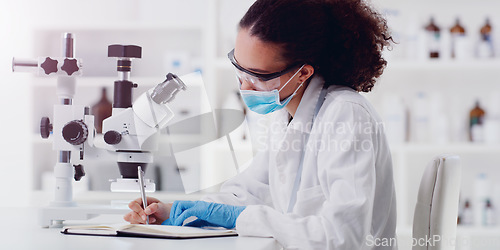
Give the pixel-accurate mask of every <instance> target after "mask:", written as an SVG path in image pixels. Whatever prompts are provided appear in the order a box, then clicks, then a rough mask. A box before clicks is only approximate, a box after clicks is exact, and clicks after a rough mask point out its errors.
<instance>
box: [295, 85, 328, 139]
mask: <svg viewBox="0 0 500 250" xmlns="http://www.w3.org/2000/svg"><path fill="white" fill-rule="evenodd" d="M324 83H325V81H324V80H323V78H322V77H320V76H314V77H313V78H312V79H311V81H310V82H309V84H308V86H307V88H306V90H305V91H304V95H303V96H302V99H301V100H300V103H299V106H298V107H297V111H295V116H294V117H293V119H292V121H291V122H290V124H289V125H288V129H294V130H298V131H300V132H307V133H309V132H310V131H311V128H312V122H313V121H312V119H313V115H314V109H315V107H316V103H317V101H318V98H319V95H320V93H321V89H322V88H323V84H324Z"/></svg>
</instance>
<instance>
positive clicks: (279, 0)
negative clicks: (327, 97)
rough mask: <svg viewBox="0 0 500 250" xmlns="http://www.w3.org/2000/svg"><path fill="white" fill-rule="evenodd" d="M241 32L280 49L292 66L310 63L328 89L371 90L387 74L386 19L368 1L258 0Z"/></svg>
mask: <svg viewBox="0 0 500 250" xmlns="http://www.w3.org/2000/svg"><path fill="white" fill-rule="evenodd" d="M239 25H240V28H243V29H248V30H249V32H250V34H251V35H253V36H257V37H258V38H259V39H261V40H262V41H264V42H271V43H275V44H278V45H281V47H282V48H283V49H282V56H283V58H284V59H285V61H286V62H288V63H289V64H290V65H291V64H293V63H304V62H305V63H307V64H309V65H311V66H313V67H314V69H315V74H316V73H317V74H319V75H321V76H322V77H323V78H324V79H325V82H326V83H325V84H328V85H333V84H335V85H344V86H348V87H351V88H353V89H354V90H356V91H362V92H369V91H371V90H372V88H373V86H374V85H375V82H376V79H377V78H378V77H380V75H381V74H382V72H383V71H384V68H385V66H386V65H387V61H386V60H385V59H384V58H383V57H382V50H383V49H384V47H388V46H390V43H391V41H392V37H391V36H390V33H389V29H388V27H387V21H386V20H385V19H384V18H383V17H382V15H381V14H379V13H378V12H377V11H375V10H374V9H373V8H371V7H370V6H369V5H368V4H367V3H366V2H365V1H364V0H257V1H256V2H255V3H254V4H253V5H252V6H251V7H250V8H249V9H248V11H247V13H246V14H245V16H243V18H242V19H241V21H240V24H239Z"/></svg>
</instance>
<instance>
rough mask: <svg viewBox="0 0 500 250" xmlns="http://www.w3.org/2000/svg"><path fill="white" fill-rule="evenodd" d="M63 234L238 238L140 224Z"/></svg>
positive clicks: (78, 228) (72, 229)
mask: <svg viewBox="0 0 500 250" xmlns="http://www.w3.org/2000/svg"><path fill="white" fill-rule="evenodd" d="M61 233H63V234H78V235H99V236H128V237H146V238H167V239H191V238H206V237H223V236H237V235H238V234H237V233H236V231H235V230H228V229H224V228H210V227H204V228H198V227H186V226H182V227H181V226H164V225H142V224H141V225H138V224H116V225H89V226H69V227H64V228H63V230H62V231H61Z"/></svg>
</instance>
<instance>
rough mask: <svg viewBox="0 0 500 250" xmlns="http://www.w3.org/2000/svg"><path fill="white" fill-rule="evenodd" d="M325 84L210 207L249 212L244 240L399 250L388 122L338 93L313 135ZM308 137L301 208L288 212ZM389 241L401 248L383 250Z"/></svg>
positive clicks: (280, 120) (317, 85) (240, 226)
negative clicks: (234, 207)
mask: <svg viewBox="0 0 500 250" xmlns="http://www.w3.org/2000/svg"><path fill="white" fill-rule="evenodd" d="M322 85H323V81H322V79H321V78H320V77H314V78H313V79H312V80H311V82H310V83H309V85H308V87H307V89H306V91H305V93H304V95H303V98H302V100H301V102H300V105H299V107H298V109H297V112H296V114H295V117H294V118H293V120H292V121H291V122H290V124H288V116H287V113H286V111H285V110H281V111H277V112H275V113H273V114H272V115H273V116H275V117H274V121H275V122H274V123H273V124H272V125H271V126H270V130H269V136H268V145H269V148H267V149H265V150H263V151H261V152H259V153H258V154H256V156H255V157H254V159H253V160H252V161H251V162H250V163H249V164H250V166H248V168H247V169H246V170H245V171H243V172H242V173H240V174H238V175H237V176H235V177H234V178H232V179H230V180H228V181H227V182H226V183H224V184H223V186H222V187H221V190H220V192H219V193H214V194H210V195H207V196H206V197H204V198H203V200H205V201H210V202H218V203H225V204H230V205H245V206H247V207H246V209H245V210H244V211H243V212H242V213H241V214H240V216H239V217H238V219H237V221H236V230H237V231H238V234H239V235H242V236H258V237H274V238H275V239H276V240H277V241H278V242H279V243H280V244H282V245H283V246H284V247H285V249H345V250H354V249H397V247H396V246H395V245H396V244H393V243H394V241H395V228H396V199H395V191H394V183H393V173H392V160H391V154H390V151H389V146H388V144H387V140H386V138H385V135H384V133H383V127H382V123H381V120H380V118H379V116H378V115H377V114H376V112H375V110H374V108H373V107H372V106H371V105H370V104H369V103H368V101H367V100H366V99H365V98H364V97H362V96H361V95H360V94H359V93H357V92H355V91H354V90H352V89H350V88H347V87H341V86H331V87H329V88H328V94H327V95H326V98H325V101H324V103H323V105H322V107H321V109H320V110H319V112H318V115H317V118H316V120H315V122H314V123H313V127H312V130H311V127H310V126H311V120H312V117H313V113H314V109H315V106H316V101H317V99H318V97H319V94H320V91H321V88H322ZM368 130H371V131H368ZM305 133H310V137H309V140H308V143H307V147H306V152H305V155H304V165H303V171H302V177H301V182H300V186H299V189H298V192H297V202H296V203H295V206H294V208H293V211H292V212H291V213H287V208H288V205H289V201H290V197H291V192H292V191H291V190H292V187H293V183H294V181H295V176H296V172H297V169H298V166H299V163H300V158H301V156H302V152H301V150H302V148H303V146H302V145H303V143H304V135H305ZM384 242H385V243H384ZM387 242H391V244H393V246H392V247H387V246H382V245H386V243H387Z"/></svg>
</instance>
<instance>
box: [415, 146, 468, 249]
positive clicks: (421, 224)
mask: <svg viewBox="0 0 500 250" xmlns="http://www.w3.org/2000/svg"><path fill="white" fill-rule="evenodd" d="M460 178H461V167H460V158H459V157H458V156H456V155H440V156H437V157H435V158H434V159H433V160H432V161H431V162H430V163H429V164H428V165H427V168H426V169H425V172H424V174H423V176H422V180H421V182H420V188H419V190H418V198H417V204H416V205H415V215H414V217H413V239H412V243H413V244H412V246H413V248H412V249H413V250H424V249H425V250H453V249H455V242H454V240H455V238H456V232H457V215H458V198H459V193H460Z"/></svg>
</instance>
